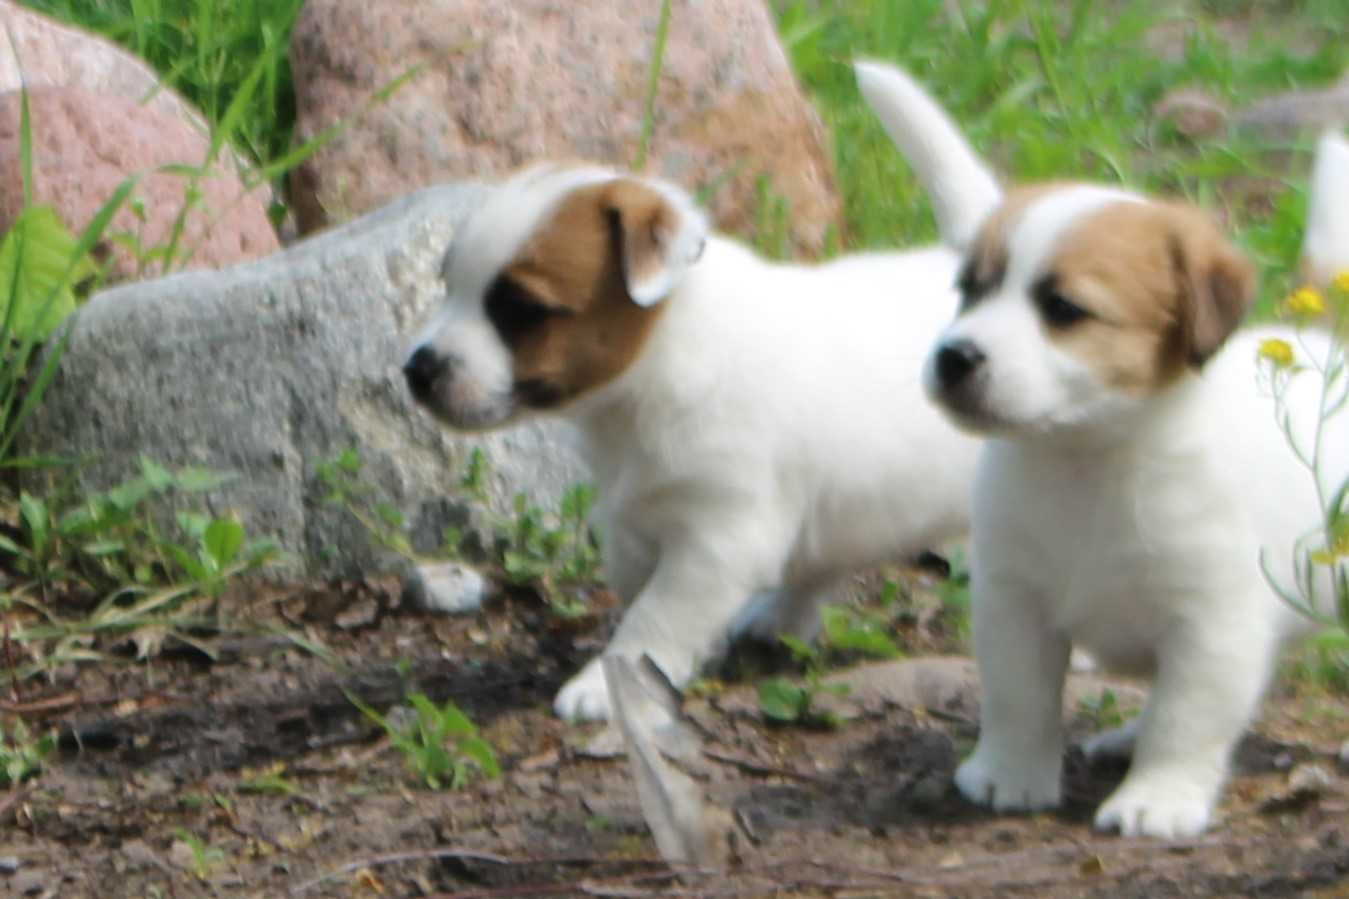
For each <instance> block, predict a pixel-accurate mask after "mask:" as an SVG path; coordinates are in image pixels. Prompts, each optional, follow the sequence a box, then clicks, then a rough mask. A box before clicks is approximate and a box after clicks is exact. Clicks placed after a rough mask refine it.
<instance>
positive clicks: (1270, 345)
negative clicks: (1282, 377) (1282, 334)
mask: <svg viewBox="0 0 1349 899" xmlns="http://www.w3.org/2000/svg"><path fill="white" fill-rule="evenodd" d="M1260 355H1261V356H1262V357H1264V358H1266V359H1268V360H1269V361H1270V362H1273V363H1274V367H1275V368H1288V367H1289V366H1290V365H1292V364H1293V347H1292V346H1290V345H1289V343H1288V341H1286V340H1280V339H1279V338H1277V337H1270V338H1267V339H1265V340H1262V341H1260Z"/></svg>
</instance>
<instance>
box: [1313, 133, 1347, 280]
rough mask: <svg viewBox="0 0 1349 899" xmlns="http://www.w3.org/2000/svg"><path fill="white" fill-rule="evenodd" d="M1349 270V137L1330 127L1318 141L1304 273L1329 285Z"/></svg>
mask: <svg viewBox="0 0 1349 899" xmlns="http://www.w3.org/2000/svg"><path fill="white" fill-rule="evenodd" d="M1343 272H1349V140H1345V138H1344V136H1343V135H1342V134H1340V133H1339V132H1338V131H1327V132H1326V133H1325V134H1323V135H1322V136H1321V140H1320V142H1319V143H1318V144H1317V145H1316V161H1315V162H1314V163H1313V165H1312V177H1311V186H1310V188H1309V192H1308V197H1307V227H1306V230H1305V232H1304V233H1303V236H1302V262H1301V274H1302V277H1303V278H1304V279H1305V280H1306V281H1307V282H1309V283H1312V284H1319V285H1326V284H1329V283H1330V281H1331V280H1332V279H1333V278H1334V277H1335V276H1336V275H1339V274H1341V273H1343Z"/></svg>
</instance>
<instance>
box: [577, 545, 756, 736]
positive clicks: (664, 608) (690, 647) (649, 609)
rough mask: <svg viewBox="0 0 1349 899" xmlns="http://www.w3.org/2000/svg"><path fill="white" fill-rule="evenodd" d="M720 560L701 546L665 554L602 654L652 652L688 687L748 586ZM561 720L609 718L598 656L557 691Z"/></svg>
mask: <svg viewBox="0 0 1349 899" xmlns="http://www.w3.org/2000/svg"><path fill="white" fill-rule="evenodd" d="M726 561H727V560H726V559H725V558H724V556H723V555H721V554H717V553H712V552H708V551H707V550H705V549H703V548H702V547H699V546H675V547H671V548H666V549H663V550H662V552H661V554H660V560H659V561H658V562H657V563H656V568H655V571H654V572H653V573H652V575H651V578H650V580H648V581H647V583H646V586H645V587H643V588H642V591H641V592H640V593H639V594H638V595H637V598H636V600H635V601H634V602H633V604H632V606H631V607H630V608H629V609H628V610H627V612H626V613H625V614H624V616H623V620H622V621H621V622H620V623H619V626H618V630H617V631H616V632H615V634H614V637H613V639H612V640H611V641H610V642H609V645H608V646H607V647H606V648H605V650H604V652H605V654H606V655H622V656H626V657H628V658H632V659H637V658H640V657H641V656H642V655H643V654H647V655H650V656H651V658H652V660H653V661H654V662H655V663H656V664H657V665H659V666H660V668H661V670H662V671H663V672H664V673H665V676H666V677H668V678H669V679H670V680H671V682H672V683H674V684H675V686H683V685H684V684H686V683H688V682H689V681H690V680H691V679H692V678H693V676H694V675H695V674H696V673H697V672H698V670H699V668H700V667H701V666H702V665H703V663H704V662H706V661H708V660H709V659H711V658H713V657H714V656H716V655H718V654H719V653H721V652H722V651H723V650H724V648H725V645H726V641H727V639H728V636H729V633H730V625H731V623H732V622H733V621H734V620H735V616H736V612H737V611H738V610H739V609H740V607H741V605H742V604H743V602H744V599H745V597H746V596H748V595H749V594H750V593H751V591H752V589H753V588H752V586H751V584H750V583H749V581H748V580H747V578H746V577H745V576H744V574H743V572H741V571H740V570H738V569H736V568H734V567H733V566H730V565H728V564H726ZM553 708H554V710H555V711H556V712H557V714H558V716H559V717H561V718H566V719H568V720H599V719H607V718H608V717H609V693H608V690H607V688H606V686H605V682H604V671H603V669H602V668H601V666H600V660H599V659H592V660H591V661H590V662H589V663H588V664H587V665H586V666H585V668H583V669H581V673H580V674H578V675H576V676H575V677H573V678H572V679H571V680H570V681H568V682H567V683H566V685H565V686H563V688H562V690H561V691H560V692H559V693H558V694H557V699H556V701H555V702H554V704H553Z"/></svg>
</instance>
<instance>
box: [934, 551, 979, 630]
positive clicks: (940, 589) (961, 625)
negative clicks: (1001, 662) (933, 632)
mask: <svg viewBox="0 0 1349 899" xmlns="http://www.w3.org/2000/svg"><path fill="white" fill-rule="evenodd" d="M947 561H948V562H949V563H950V566H951V569H950V573H949V574H948V575H947V577H946V580H944V581H942V582H941V583H940V584H939V585H938V586H937V598H938V599H940V600H941V604H942V609H943V610H944V611H945V612H946V617H947V620H949V621H950V623H951V628H952V630H953V631H954V633H955V634H956V636H957V637H958V638H959V640H960V642H961V644H962V645H965V646H968V645H969V642H970V618H971V612H970V568H969V564H968V562H967V561H966V559H965V553H964V552H963V551H961V550H960V549H959V548H956V549H955V550H953V551H952V552H951V554H950V556H949V557H948V559H947Z"/></svg>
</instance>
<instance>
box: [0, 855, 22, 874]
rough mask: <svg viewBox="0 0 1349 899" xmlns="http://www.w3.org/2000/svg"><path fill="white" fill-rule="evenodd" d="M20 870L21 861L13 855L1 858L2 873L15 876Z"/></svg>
mask: <svg viewBox="0 0 1349 899" xmlns="http://www.w3.org/2000/svg"><path fill="white" fill-rule="evenodd" d="M17 870H19V860H18V859H17V858H15V857H14V856H12V855H4V856H0V873H4V874H13V873H14V872H15V871H17Z"/></svg>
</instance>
